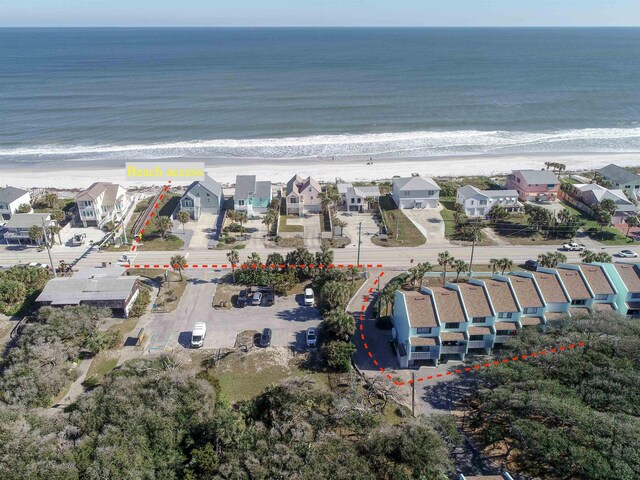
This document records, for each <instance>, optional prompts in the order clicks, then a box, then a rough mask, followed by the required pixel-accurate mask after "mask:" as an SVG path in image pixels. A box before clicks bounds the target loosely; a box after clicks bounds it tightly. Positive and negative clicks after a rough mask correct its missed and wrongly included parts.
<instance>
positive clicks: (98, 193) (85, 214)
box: [75, 182, 133, 228]
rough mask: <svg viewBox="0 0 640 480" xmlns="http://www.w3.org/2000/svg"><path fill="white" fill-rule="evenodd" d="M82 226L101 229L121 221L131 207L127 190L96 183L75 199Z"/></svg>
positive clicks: (113, 184) (107, 183)
mask: <svg viewBox="0 0 640 480" xmlns="http://www.w3.org/2000/svg"><path fill="white" fill-rule="evenodd" d="M75 201H76V204H77V205H78V216H79V218H80V221H81V222H82V225H83V226H85V227H87V226H96V227H98V228H103V227H104V226H105V225H106V224H107V223H109V222H114V223H116V222H119V221H121V220H122V219H123V218H124V217H125V216H126V215H127V213H128V212H129V209H130V208H132V207H133V204H132V203H133V202H132V199H131V196H130V195H129V194H128V193H127V190H126V189H125V188H124V187H123V186H121V185H118V184H116V183H110V182H96V183H94V184H93V185H91V186H90V187H89V188H87V189H86V190H83V191H82V192H80V193H79V194H78V195H76V197H75Z"/></svg>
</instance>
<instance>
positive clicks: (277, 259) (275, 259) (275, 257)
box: [227, 252, 284, 269]
mask: <svg viewBox="0 0 640 480" xmlns="http://www.w3.org/2000/svg"><path fill="white" fill-rule="evenodd" d="M227 258H228V255H227ZM267 265H274V266H275V268H276V269H278V268H280V265H284V257H283V256H282V255H281V254H279V253H278V252H274V253H270V254H269V255H268V256H267Z"/></svg>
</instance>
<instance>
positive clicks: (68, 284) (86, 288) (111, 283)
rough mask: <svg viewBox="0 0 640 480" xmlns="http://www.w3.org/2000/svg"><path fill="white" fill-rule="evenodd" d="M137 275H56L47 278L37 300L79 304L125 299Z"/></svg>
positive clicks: (60, 303) (56, 303)
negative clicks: (83, 276)
mask: <svg viewBox="0 0 640 480" xmlns="http://www.w3.org/2000/svg"><path fill="white" fill-rule="evenodd" d="M138 278H139V277H136V276H127V277H96V278H74V277H58V278H53V279H51V280H49V282H48V283H47V284H46V285H45V287H44V289H43V290H42V293H41V294H40V295H39V296H38V298H37V300H36V301H37V302H46V303H51V305H79V304H80V303H82V302H88V301H113V300H122V301H124V300H127V299H128V298H129V296H130V295H131V291H132V290H133V288H134V286H135V284H136V281H137V279H138Z"/></svg>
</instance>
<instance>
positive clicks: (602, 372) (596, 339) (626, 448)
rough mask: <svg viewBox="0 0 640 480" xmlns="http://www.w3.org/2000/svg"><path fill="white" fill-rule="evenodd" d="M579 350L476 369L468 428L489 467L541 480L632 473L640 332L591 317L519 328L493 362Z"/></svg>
mask: <svg viewBox="0 0 640 480" xmlns="http://www.w3.org/2000/svg"><path fill="white" fill-rule="evenodd" d="M578 342H584V344H585V345H584V347H576V348H574V349H568V350H566V351H563V352H561V353H558V354H548V355H538V356H536V357H529V358H528V359H527V361H523V362H509V363H508V364H505V365H501V366H500V367H499V368H490V369H482V370H481V371H480V372H479V373H480V376H479V381H480V384H479V385H478V387H477V388H474V389H473V393H472V394H471V396H470V397H469V398H468V399H467V406H468V408H469V410H470V411H469V412H468V413H467V415H466V418H467V422H468V423H467V430H471V431H472V432H473V433H474V435H476V436H477V438H478V439H481V440H482V442H483V443H484V445H485V446H486V447H487V448H488V449H490V450H491V451H492V452H496V451H498V452H501V453H500V457H499V458H496V456H495V455H494V456H493V459H494V461H498V462H501V463H504V464H507V465H513V466H514V468H513V469H516V470H517V471H521V472H522V473H523V474H526V475H527V476H531V477H535V478H542V479H559V478H562V479H576V480H577V479H581V480H595V479H598V480H621V479H632V478H635V477H636V476H637V474H638V472H639V471H640V456H639V455H638V451H639V446H640V444H639V440H638V439H639V438H640V401H639V399H640V359H639V357H638V355H637V352H638V351H639V350H640V327H639V326H638V324H637V322H634V321H629V320H625V319H622V318H620V317H616V316H615V315H603V314H601V315H598V316H596V317H590V318H583V319H567V320H564V321H561V322H557V323H554V324H552V325H550V327H549V329H548V331H547V333H541V332H539V331H537V330H536V329H524V330H523V331H522V333H521V334H519V335H518V336H517V337H516V338H514V339H513V340H511V341H510V343H509V345H508V352H507V354H506V355H505V353H504V352H502V353H501V356H500V358H504V357H505V356H506V357H510V356H512V355H513V356H516V355H523V354H526V355H529V354H530V353H531V352H540V351H542V350H546V351H548V350H549V348H550V346H553V347H558V346H569V345H570V344H574V345H577V344H578Z"/></svg>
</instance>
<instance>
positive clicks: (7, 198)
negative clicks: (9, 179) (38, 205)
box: [0, 187, 31, 220]
mask: <svg viewBox="0 0 640 480" xmlns="http://www.w3.org/2000/svg"><path fill="white" fill-rule="evenodd" d="M25 204H26V205H31V195H30V194H29V192H28V191H27V190H22V189H21V188H16V187H5V188H0V219H5V220H7V219H9V218H11V215H13V214H14V213H16V210H17V209H18V207H19V206H20V205H25Z"/></svg>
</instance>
